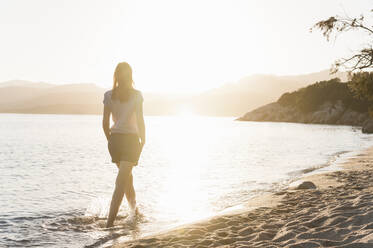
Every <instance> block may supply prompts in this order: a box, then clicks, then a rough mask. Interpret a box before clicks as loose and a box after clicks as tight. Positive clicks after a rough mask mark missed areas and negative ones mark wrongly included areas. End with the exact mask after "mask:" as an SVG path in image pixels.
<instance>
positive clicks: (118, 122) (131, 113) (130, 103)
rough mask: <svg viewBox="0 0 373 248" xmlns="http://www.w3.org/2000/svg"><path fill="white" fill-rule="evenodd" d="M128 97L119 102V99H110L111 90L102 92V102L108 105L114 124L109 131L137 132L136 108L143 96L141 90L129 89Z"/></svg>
mask: <svg viewBox="0 0 373 248" xmlns="http://www.w3.org/2000/svg"><path fill="white" fill-rule="evenodd" d="M131 91H132V92H131V95H130V97H129V99H128V100H127V101H125V102H121V101H120V100H119V99H112V94H113V90H108V91H106V92H105V94H104V100H103V103H104V104H105V105H106V106H108V107H109V109H110V111H111V113H112V119H113V122H114V124H113V125H112V127H111V128H110V131H111V133H138V131H139V130H138V125H137V118H136V108H137V107H138V106H139V104H142V102H143V101H144V98H143V96H142V93H141V91H139V90H135V89H133V90H131Z"/></svg>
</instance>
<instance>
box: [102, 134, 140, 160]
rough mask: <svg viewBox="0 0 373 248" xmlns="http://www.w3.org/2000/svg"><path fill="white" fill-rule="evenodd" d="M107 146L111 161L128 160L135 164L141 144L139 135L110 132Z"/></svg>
mask: <svg viewBox="0 0 373 248" xmlns="http://www.w3.org/2000/svg"><path fill="white" fill-rule="evenodd" d="M108 148H109V153H110V156H111V161H112V162H113V163H119V162H120V161H129V162H133V163H135V165H137V163H138V161H139V158H140V154H141V150H142V149H141V144H140V140H139V136H138V135H137V134H132V133H112V134H110V137H109V140H108Z"/></svg>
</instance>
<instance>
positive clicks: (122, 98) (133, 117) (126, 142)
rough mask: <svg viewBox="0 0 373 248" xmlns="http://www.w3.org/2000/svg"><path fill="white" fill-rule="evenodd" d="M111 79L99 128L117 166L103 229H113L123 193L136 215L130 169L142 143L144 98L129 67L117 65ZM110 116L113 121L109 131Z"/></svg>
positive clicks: (125, 64)
mask: <svg viewBox="0 0 373 248" xmlns="http://www.w3.org/2000/svg"><path fill="white" fill-rule="evenodd" d="M113 79H114V80H113V81H114V84H113V89H112V90H109V91H107V92H105V94H104V100H103V103H104V114H103V120H102V127H103V129H104V132H105V136H106V138H107V140H108V148H109V153H110V155H111V160H112V162H113V163H115V164H116V165H117V167H118V175H117V178H116V181H115V190H114V193H113V197H112V200H111V204H110V212H109V216H108V220H107V223H106V227H112V226H113V223H114V220H115V218H116V216H117V214H118V210H119V207H120V204H121V202H122V199H123V196H124V194H125V195H126V198H127V201H128V204H129V207H130V216H134V215H135V214H136V213H137V207H136V194H135V190H134V188H133V177H132V168H133V167H134V166H136V165H137V163H138V160H139V157H140V154H141V151H142V148H143V146H144V144H145V123H144V116H143V110H142V104H143V101H144V98H143V96H142V93H141V91H139V90H136V89H134V87H133V80H132V69H131V67H130V65H129V64H128V63H126V62H122V63H119V64H118V65H117V67H116V68H115V72H114V77H113ZM110 114H111V115H112V119H113V122H114V124H113V125H112V127H111V128H110V127H109V123H110Z"/></svg>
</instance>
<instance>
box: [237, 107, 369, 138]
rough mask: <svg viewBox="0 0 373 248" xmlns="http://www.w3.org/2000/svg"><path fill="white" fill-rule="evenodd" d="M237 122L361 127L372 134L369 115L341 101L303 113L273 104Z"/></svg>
mask: <svg viewBox="0 0 373 248" xmlns="http://www.w3.org/2000/svg"><path fill="white" fill-rule="evenodd" d="M236 120H239V121H273V122H297V123H313V124H336V125H352V126H360V127H363V132H365V133H371V132H373V121H372V120H371V118H370V117H369V114H368V113H367V112H366V113H361V112H357V111H354V110H352V109H351V108H348V107H346V106H345V105H344V104H343V103H342V101H340V100H339V101H336V102H335V103H332V102H325V103H323V104H322V105H320V107H319V108H318V109H317V110H315V111H312V112H309V113H304V112H302V111H300V110H299V109H298V108H297V107H296V106H284V105H281V104H280V103H278V102H273V103H270V104H267V105H264V106H262V107H260V108H257V109H255V110H253V111H251V112H248V113H246V114H245V115H243V116H242V117H239V118H237V119H236Z"/></svg>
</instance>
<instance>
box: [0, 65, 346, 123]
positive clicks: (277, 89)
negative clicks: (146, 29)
mask: <svg viewBox="0 0 373 248" xmlns="http://www.w3.org/2000/svg"><path fill="white" fill-rule="evenodd" d="M340 77H341V78H342V79H345V74H340ZM319 78H321V79H322V80H327V79H330V78H331V76H330V75H329V74H328V71H321V72H317V73H312V74H307V75H297V76H275V75H259V74H258V75H252V76H247V77H244V78H242V79H240V80H238V81H237V82H234V83H227V84H225V85H223V86H221V87H219V88H215V89H211V90H208V91H205V92H202V93H199V94H169V93H150V92H143V94H144V99H145V101H144V114H146V115H172V114H177V113H179V112H181V111H184V110H190V111H191V112H194V113H196V114H200V115H212V116H239V115H241V114H242V113H245V112H247V111H248V110H251V109H254V108H257V107H259V106H261V105H263V104H266V103H270V102H273V101H275V100H276V99H277V98H278V97H279V96H280V95H281V94H283V93H285V92H287V91H292V90H296V89H298V88H300V87H304V86H306V85H308V84H310V83H313V82H315V79H319ZM106 90H108V89H104V88H101V87H98V86H96V85H95V84H65V85H56V84H50V83H43V82H30V81H23V80H12V81H7V82H3V83H0V112H7V113H56V114H70V113H71V114H101V113H102V108H103V106H102V99H103V94H104V92H105V91H106Z"/></svg>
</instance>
